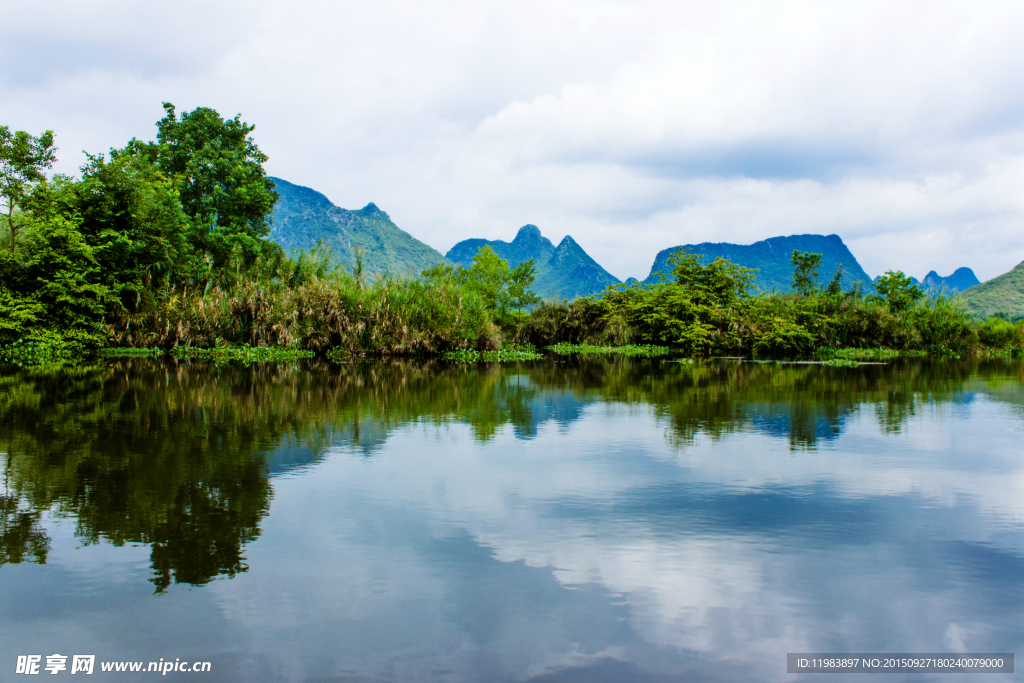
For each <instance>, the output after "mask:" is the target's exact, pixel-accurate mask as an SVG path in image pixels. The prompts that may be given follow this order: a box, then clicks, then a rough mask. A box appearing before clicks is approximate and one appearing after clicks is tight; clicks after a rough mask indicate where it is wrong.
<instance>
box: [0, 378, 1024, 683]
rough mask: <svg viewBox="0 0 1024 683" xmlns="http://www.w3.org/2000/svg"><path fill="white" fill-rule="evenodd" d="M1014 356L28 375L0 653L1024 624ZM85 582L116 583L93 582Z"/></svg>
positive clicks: (547, 663)
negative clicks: (873, 362) (853, 363)
mask: <svg viewBox="0 0 1024 683" xmlns="http://www.w3.org/2000/svg"><path fill="white" fill-rule="evenodd" d="M1021 378H1022V371H1021V364H1020V363H1019V362H1013V363H1008V362H1004V363H981V362H976V361H964V362H924V361H913V362H896V363H893V364H890V365H886V366H881V365H879V366H861V367H859V368H829V367H822V366H814V365H785V364H784V365H774V364H756V363H740V362H729V361H717V362H715V361H710V362H706V363H698V364H697V365H693V366H688V365H682V364H678V363H670V362H664V361H660V360H643V359H605V360H599V361H584V360H571V361H568V362H559V363H553V362H538V363H524V364H519V365H506V366H498V365H491V366H448V365H440V364H431V363H427V364H416V363H353V364H347V365H334V364H328V363H320V362H308V363H301V364H295V365H290V364H282V365H263V366H254V367H250V368H245V367H241V366H234V365H224V366H215V365H207V364H193V363H187V362H186V363H176V362H170V361H154V360H129V361H119V362H114V363H111V364H109V365H104V366H102V367H94V368H82V369H78V370H53V371H40V370H36V371H18V372H12V373H8V374H5V375H3V376H0V452H2V453H3V458H4V471H3V478H4V482H3V489H2V491H0V514H2V517H0V565H3V566H0V642H3V643H5V644H4V645H0V667H7V665H8V663H10V662H13V659H12V658H13V657H14V655H15V654H23V653H24V652H36V651H37V650H38V651H42V650H43V649H46V650H47V653H49V651H50V650H52V649H54V648H55V647H56V643H53V644H50V641H46V642H43V641H41V640H39V639H40V638H44V636H45V637H46V638H49V639H51V640H53V639H57V640H60V639H61V638H64V639H65V640H66V641H67V646H66V647H64V650H68V651H71V650H75V651H79V650H82V647H83V646H84V643H83V644H79V643H78V642H77V641H74V638H79V639H82V638H83V637H84V636H82V633H83V632H86V631H89V630H95V628H96V624H97V623H101V624H102V623H108V622H109V623H108V626H107V627H106V628H107V629H108V630H107V631H106V632H103V631H102V629H101V631H100V632H101V633H103V637H102V638H99V640H98V641H97V643H96V644H95V645H93V647H94V648H95V649H97V650H100V651H102V654H100V652H98V653H97V654H98V658H100V659H103V658H107V659H116V658H122V657H123V658H125V659H131V658H135V659H143V658H146V657H147V656H149V655H148V654H147V653H150V652H155V653H156V654H155V655H154V656H156V657H161V656H164V657H166V656H167V654H168V653H172V654H173V656H181V655H180V654H178V651H179V650H180V651H181V653H182V654H184V655H187V656H188V657H191V658H193V659H199V658H203V659H207V660H212V661H214V662H215V663H216V666H217V667H219V668H218V671H219V672H220V673H219V674H218V676H217V679H218V680H232V679H237V680H306V679H310V680H312V679H324V680H332V681H343V680H349V681H355V680H526V679H530V680H538V681H541V680H652V681H654V680H678V677H679V675H680V674H685V675H686V676H687V677H689V678H692V679H694V680H704V679H706V680H735V679H737V678H742V679H757V680H779V679H782V678H784V677H785V653H786V652H787V651H789V652H794V651H815V650H817V651H851V652H852V651H871V650H878V651H921V652H925V651H930V652H940V651H957V650H958V649H959V650H963V649H964V648H971V649H974V650H975V651H988V652H993V651H1005V652H1008V651H1013V649H1014V647H1015V646H1016V645H1017V644H1018V643H1020V641H1021V639H1022V636H1024V627H1021V626H1020V625H1019V624H1020V623H1022V621H1021V619H1020V617H1022V616H1024V614H1022V599H1024V593H1022V588H1021V586H1022V585H1024V584H1022V583H1021V579H1024V542H1022V541H1024V536H1022V534H1021V525H1020V523H1021V520H1022V519H1024V502H1022V499H1021V496H1020V491H1021V482H1022V481H1024V467H1022V465H1024V463H1022V461H1021V449H1020V448H1019V443H1020V436H1021V434H1022V428H1021V427H1022V425H1024V388H1022V382H1021ZM110 549H112V550H110ZM140 550H145V551H146V552H148V561H147V562H145V566H144V567H143V566H142V565H140V564H139V551H140ZM90 553H92V554H90ZM89 558H92V559H89ZM33 565H44V566H43V567H34V566H33ZM218 578H224V579H232V578H233V580H232V581H227V582H225V581H217V582H214V580H215V579H218ZM147 580H148V582H149V583H148V584H147V583H146V581H147ZM211 582H214V583H213V584H211V585H206V584H210V583H211ZM176 584H182V586H181V588H182V589H184V592H182V591H181V590H178V589H177V588H176V587H175V585H176ZM141 586H148V589H147V591H146V592H148V593H154V592H155V593H156V594H158V595H160V596H161V599H160V600H157V601H154V600H153V598H152V597H151V596H147V595H144V594H142V593H140V592H139V588H140V587H141ZM199 587H202V588H199ZM189 588H195V590H193V591H191V592H189V591H188V590H187V589H189ZM90 595H93V596H97V595H98V596H103V600H107V601H108V602H107V603H104V605H103V607H102V608H100V607H97V606H96V605H92V606H88V605H83V606H82V607H81V608H80V609H78V608H75V607H74V606H73V605H75V604H76V601H79V600H85V598H84V597H83V596H90ZM103 600H100V602H103ZM85 602H87V603H88V602H89V601H88V600H85ZM119 603H123V605H122V604H119ZM90 604H91V603H90ZM186 606H188V608H189V610H190V611H189V610H185V607H186ZM122 609H123V610H124V613H122V612H120V611H119V610H122ZM54 610H57V612H59V613H60V614H61V617H60V619H58V620H57V621H53V619H52V614H55V613H57V612H54ZM183 610H184V611H183ZM129 613H130V614H132V615H134V616H133V617H132V618H131V620H129V621H131V623H132V624H133V625H132V626H131V628H130V632H129V631H128V630H126V629H127V628H128V627H123V626H110V625H109V624H110V623H115V622H118V620H122V621H123V620H125V619H127V617H125V616H124V615H125V614H129ZM47 614H50V615H51V617H46V616H45V615H47ZM185 614H191V616H185ZM103 615H106V616H103ZM118 615H120V616H118ZM197 620H199V621H201V622H202V623H203V624H204V625H205V626H203V627H202V628H199V629H198V631H196V629H197V626H196V623H197ZM126 623H127V622H126ZM199 632H202V633H203V635H202V637H199V635H197V634H198V633H199ZM33 639H35V640H33ZM18 648H21V649H18ZM25 648H27V649H25ZM75 648H78V649H75ZM161 648H162V649H161ZM185 649H188V650H189V651H188V652H185ZM16 650H17V652H16ZM23 650H24V652H23ZM58 650H59V649H58ZM58 650H55V651H58ZM64 650H59V651H61V652H63V651H64ZM108 651H109V655H108ZM114 651H117V652H118V653H120V654H115V653H114ZM776 660H778V661H779V662H781V667H780V666H779V665H778V662H777V661H776ZM12 666H13V664H12ZM4 670H5V669H3V668H0V671H4ZM957 680H962V678H958V679H957ZM986 680H993V679H992V677H991V676H990V677H988V678H986ZM995 680H998V677H996V678H995Z"/></svg>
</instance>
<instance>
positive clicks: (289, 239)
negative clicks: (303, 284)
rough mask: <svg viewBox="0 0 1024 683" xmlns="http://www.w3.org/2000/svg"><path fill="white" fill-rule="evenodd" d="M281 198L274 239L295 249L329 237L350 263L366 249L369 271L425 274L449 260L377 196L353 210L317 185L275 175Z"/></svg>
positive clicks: (274, 219) (330, 245)
mask: <svg viewBox="0 0 1024 683" xmlns="http://www.w3.org/2000/svg"><path fill="white" fill-rule="evenodd" d="M271 180H273V181H274V185H275V187H276V189H277V192H278V194H279V195H280V199H278V200H277V204H276V205H274V213H273V216H272V217H271V220H272V225H271V230H270V239H272V240H273V241H275V242H277V243H278V244H280V245H281V246H282V247H284V250H285V251H286V252H288V251H291V250H292V249H310V248H312V247H314V246H316V242H317V240H323V244H324V246H325V247H328V248H329V249H331V250H332V251H333V252H334V254H335V256H336V257H337V258H338V260H339V261H340V262H341V263H342V264H344V265H352V264H354V263H355V249H356V247H358V248H359V249H361V250H362V252H363V272H364V273H366V274H367V275H368V276H370V277H373V276H374V275H377V274H380V273H391V274H393V275H407V274H409V273H415V274H417V275H418V274H419V273H420V271H422V270H424V269H425V268H432V267H433V266H436V265H437V264H438V263H440V262H443V261H444V257H443V256H441V253H440V252H439V251H437V250H436V249H433V248H432V247H429V246H427V245H426V244H424V243H423V242H420V241H419V240H418V239H416V238H415V237H413V236H412V235H410V234H409V233H407V232H405V231H404V230H402V229H400V228H399V227H398V226H397V225H395V224H394V223H393V222H392V221H391V218H389V217H388V215H387V214H386V213H384V212H383V211H381V210H380V209H378V208H377V205H376V204H373V203H372V202H371V203H369V204H367V205H366V206H364V207H363V208H361V209H359V210H358V211H349V210H347V209H342V208H340V207H337V206H335V205H334V204H332V203H331V201H330V200H329V199H327V197H325V196H324V195H322V194H320V193H319V192H317V191H316V190H312V189H310V188H308V187H302V186H301V185H295V184H292V183H289V182H288V181H287V180H281V179H280V178H271Z"/></svg>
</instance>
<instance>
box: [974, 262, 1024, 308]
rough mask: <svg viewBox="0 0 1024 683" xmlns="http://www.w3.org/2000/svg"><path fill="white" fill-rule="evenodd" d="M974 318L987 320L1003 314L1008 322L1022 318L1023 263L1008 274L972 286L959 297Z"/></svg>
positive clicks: (1023, 291)
mask: <svg viewBox="0 0 1024 683" xmlns="http://www.w3.org/2000/svg"><path fill="white" fill-rule="evenodd" d="M959 296H960V297H961V298H963V300H964V301H966V302H967V310H968V311H970V312H971V313H972V314H974V317H975V318H979V319H987V318H991V317H992V316H993V315H995V314H996V313H1003V314H1005V315H1006V317H1007V318H1009V319H1010V320H1020V319H1021V318H1024V263H1018V264H1017V266H1016V267H1015V268H1014V269H1013V270H1011V271H1010V272H1009V273H1003V274H1002V275H1000V276H998V277H994V278H992V279H991V280H989V281H988V282H983V283H981V284H978V285H974V286H973V287H970V288H969V289H966V290H964V291H963V292H961V293H960V295H959Z"/></svg>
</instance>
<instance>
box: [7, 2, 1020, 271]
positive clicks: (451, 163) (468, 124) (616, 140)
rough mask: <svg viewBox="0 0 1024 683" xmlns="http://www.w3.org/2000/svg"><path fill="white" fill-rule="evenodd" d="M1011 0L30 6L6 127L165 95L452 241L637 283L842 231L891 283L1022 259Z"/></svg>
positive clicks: (71, 157) (103, 138)
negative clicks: (749, 250)
mask: <svg viewBox="0 0 1024 683" xmlns="http://www.w3.org/2000/svg"><path fill="white" fill-rule="evenodd" d="M1021 35H1024V5H1021V4H1020V3H1014V2H1003V3H1000V2H988V3H986V2H979V1H977V0H972V1H971V2H966V1H963V2H942V1H940V0H927V1H909V2H905V1H902V0H895V1H894V0H885V1H884V2H870V1H864V0H862V1H860V2H856V3H854V2H835V3H829V2H798V1H792V2H790V1H786V0H775V1H773V2H728V1H724V0H723V1H722V2H715V3H709V2H697V1H692V2H691V1H689V0H672V1H671V2H661V1H659V0H650V1H648V0H630V1H629V2H614V1H609V2H600V1H589V2H583V1H578V0H567V1H553V0H545V2H534V1H533V0H521V1H520V2H515V3H510V2H494V1H491V0H473V1H472V2H469V1H460V0H454V1H451V2H429V3H424V2H412V1H406V0H382V1H378V2H374V3H367V2H351V1H344V2H330V3H328V2H311V1H308V0H297V1H296V0H292V1H290V2H287V3H286V2H283V1H280V0H278V1H276V2H274V1H268V0H262V1H260V0H248V1H246V2H242V1H240V0H202V1H199V0H180V1H179V2H176V3H173V4H172V5H167V4H165V3H152V2H139V1H138V0H105V1H98V0H34V1H33V2H27V1H24V0H22V1H19V2H16V3H8V6H7V7H5V10H4V17H3V22H2V24H0V60H2V61H0V64H2V67H3V68H2V69H0V123H2V124H5V125H8V126H11V127H12V128H16V129H24V130H28V131H30V132H34V133H38V132H41V131H42V130H44V129H53V130H54V131H55V132H56V134H57V141H58V146H59V147H60V148H61V162H60V167H59V169H58V170H60V171H64V172H76V171H77V168H78V166H79V165H80V164H81V162H82V154H81V150H88V151H90V152H99V151H104V150H106V149H108V148H110V147H111V146H118V147H119V146H122V145H123V144H124V143H125V142H126V141H127V140H128V139H130V138H131V137H133V136H135V137H139V138H143V139H153V138H155V135H156V131H155V126H154V123H155V122H156V121H157V119H159V118H160V117H161V116H162V114H163V112H162V109H161V102H163V101H170V102H173V103H174V104H175V105H177V107H178V109H179V110H191V109H193V108H195V107H197V106H210V107H214V108H215V109H217V110H218V111H219V112H220V113H221V114H222V115H227V116H233V115H235V114H236V113H241V114H242V117H243V119H245V120H246V121H248V122H249V123H252V124H255V125H256V130H255V132H254V134H253V135H254V137H255V139H256V141H257V143H258V144H259V146H260V147H261V149H263V150H264V151H265V152H266V153H267V154H269V156H270V162H269V163H268V171H269V172H270V173H271V174H272V175H275V176H279V177H282V178H285V179H287V180H289V181H291V182H294V183H298V184H301V185H307V186H310V187H313V188H315V189H317V190H320V191H321V192H323V193H324V194H326V195H327V196H328V197H329V198H330V199H331V200H332V201H333V202H334V203H335V204H338V205H339V206H343V207H345V208H359V207H362V206H363V205H365V204H366V203H368V202H370V201H373V202H375V203H377V204H378V205H379V206H380V207H381V208H382V209H384V210H385V211H387V212H388V213H389V214H390V215H391V217H392V218H393V219H394V220H395V222H396V223H397V224H398V225H399V226H400V227H402V228H403V229H405V230H407V231H408V232H410V233H412V234H413V235H414V236H415V237H417V238H419V239H421V240H423V241H424V242H427V243H428V244H430V245H431V246H433V247H435V248H436V249H438V250H440V251H442V252H444V251H447V250H448V249H449V248H450V247H451V246H452V245H453V244H455V243H456V242H457V241H459V240H462V239H465V238H468V237H487V238H491V239H506V240H508V239H511V238H512V237H513V236H514V235H515V233H516V231H517V229H518V228H519V227H520V226H522V225H523V224H525V223H534V224H536V225H538V226H539V227H540V228H541V231H542V232H543V233H544V234H545V235H546V236H547V237H549V238H551V239H552V240H553V241H556V242H557V241H558V240H560V239H561V238H562V236H563V235H565V234H571V235H572V236H573V237H574V238H575V239H576V240H577V241H578V242H579V243H580V244H581V245H582V246H583V247H584V248H585V249H586V250H587V251H588V252H589V253H590V254H591V255H592V256H593V257H594V258H596V259H597V260H598V262H600V263H601V264H602V265H604V266H605V267H606V268H607V269H608V270H609V271H611V272H612V273H613V274H614V275H616V276H618V277H620V278H626V277H629V276H635V277H644V276H646V274H647V273H648V272H649V270H650V265H651V263H652V261H653V259H654V255H655V253H656V252H657V251H658V250H660V249H663V248H666V247H669V246H673V245H676V244H681V243H686V242H701V241H727V242H739V243H750V242H753V241H756V240H759V239H764V238H766V237H771V236H775V235H789V234H799V233H823V234H829V233H837V234H839V235H840V236H841V237H842V238H843V240H844V241H845V242H846V243H847V244H848V245H849V246H850V248H851V250H852V251H853V252H854V254H855V255H856V256H857V258H858V259H859V260H860V261H861V263H862V265H863V266H864V267H865V269H866V270H867V271H868V273H870V274H871V275H877V274H879V273H881V272H883V271H884V270H886V269H890V268H891V269H902V270H904V271H906V272H908V273H909V274H911V275H915V276H917V277H922V276H923V275H924V274H925V273H926V272H927V271H928V270H931V269H933V268H934V269H936V270H938V271H939V273H940V274H942V275H947V274H949V273H950V272H952V271H953V270H954V269H955V268H957V267H959V266H969V267H971V268H973V269H974V270H975V272H976V273H977V274H978V276H979V277H980V278H981V279H983V280H984V279H988V278H991V277H994V276H996V275H999V274H1000V273H1003V272H1005V271H1007V270H1009V269H1010V268H1012V267H1013V266H1015V265H1017V264H1018V263H1019V262H1021V261H1022V260H1024V231H1022V230H1021V226H1022V225H1024V82H1022V81H1024V69H1022V68H1021V65H1022V64H1024V41H1021V40H1020V36H1021Z"/></svg>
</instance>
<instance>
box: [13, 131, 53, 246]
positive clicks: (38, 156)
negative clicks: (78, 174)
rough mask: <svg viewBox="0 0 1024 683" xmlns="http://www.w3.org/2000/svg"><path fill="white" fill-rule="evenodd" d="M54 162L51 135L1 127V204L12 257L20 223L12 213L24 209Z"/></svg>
mask: <svg viewBox="0 0 1024 683" xmlns="http://www.w3.org/2000/svg"><path fill="white" fill-rule="evenodd" d="M56 160H57V148H56V147H54V146H53V131H52V130H48V131H46V132H44V133H43V134H42V135H40V136H38V137H36V136H33V135H29V134H28V133H26V132H25V131H23V130H19V131H17V132H11V129H10V128H8V127H7V126H0V200H2V202H3V205H4V206H3V208H4V211H5V212H6V215H5V218H6V219H7V229H8V230H9V231H10V234H11V255H12V256H13V255H14V251H15V248H16V246H15V245H16V239H15V238H16V236H17V231H18V230H19V229H20V228H23V227H24V226H25V224H24V223H23V222H20V221H17V220H15V212H16V211H17V210H18V209H21V208H23V207H24V205H25V202H26V201H27V199H28V198H29V196H30V195H31V193H32V190H33V189H34V188H35V187H36V186H37V185H39V184H40V183H42V182H45V180H46V174H45V170H46V169H48V168H51V167H52V166H53V162H54V161H56Z"/></svg>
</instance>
